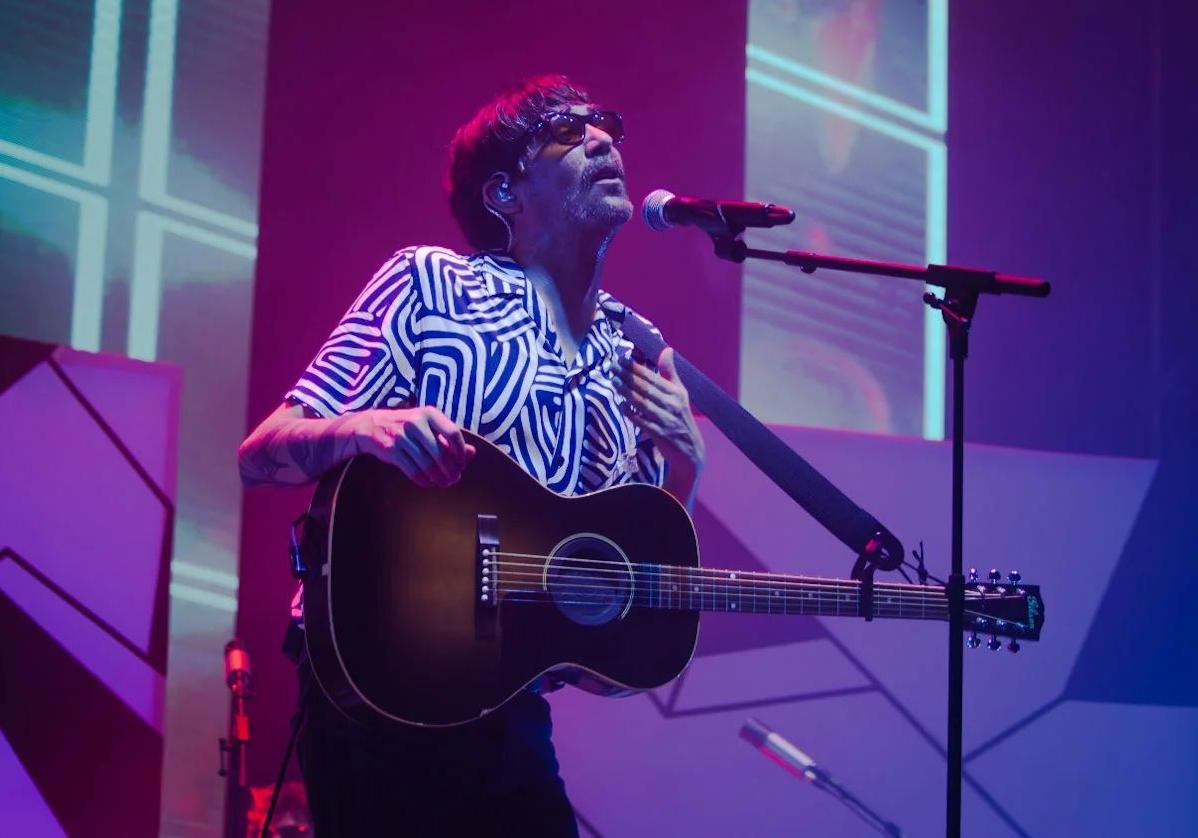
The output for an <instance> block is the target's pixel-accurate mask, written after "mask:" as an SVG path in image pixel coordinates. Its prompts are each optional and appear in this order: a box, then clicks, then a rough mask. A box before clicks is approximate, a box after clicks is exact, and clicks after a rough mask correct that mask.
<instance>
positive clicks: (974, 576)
mask: <svg viewBox="0 0 1198 838" xmlns="http://www.w3.org/2000/svg"><path fill="white" fill-rule="evenodd" d="M976 581H978V569H977V568H976V567H971V568H970V569H969V582H970V584H973V583H974V582H976Z"/></svg>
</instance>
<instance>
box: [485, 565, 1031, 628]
mask: <svg viewBox="0 0 1198 838" xmlns="http://www.w3.org/2000/svg"><path fill="white" fill-rule="evenodd" d="M519 555H523V556H528V557H530V558H542V557H541V556H536V555H535V554H519ZM544 558H549V557H544ZM556 558H557V560H558V561H559V562H571V563H573V565H577V564H581V565H584V567H583V568H582V570H584V571H589V573H590V574H592V575H593V574H603V573H607V574H613V575H614V576H615V578H616V579H623V580H626V579H627V574H628V565H627V564H625V563H624V562H611V561H604V560H596V559H579V558H577V557H565V556H562V557H556ZM594 564H599V565H616V566H617V567H616V568H614V569H610V568H603V567H600V568H594V567H586V565H594ZM573 565H571V566H569V568H568V569H573V570H578V569H579V568H577V567H575V566H573ZM494 566H495V567H496V569H497V570H498V571H499V572H500V574H501V575H500V576H498V577H497V579H496V582H497V584H496V593H497V594H498V593H504V594H506V596H505V597H504V601H509V602H554V601H556V602H558V603H559V604H575V605H594V604H597V602H599V598H600V597H602V596H603V595H604V594H602V593H590V591H597V592H599V591H601V592H611V591H612V586H611V585H610V584H602V582H600V583H599V584H584V583H581V582H577V581H575V582H571V583H568V584H563V583H558V584H557V585H555V586H554V588H555V590H556V591H558V593H559V596H560V595H567V596H576V597H589V599H585V600H561V599H560V598H559V599H556V600H554V599H552V596H553V595H552V594H551V593H550V592H548V591H544V593H545V594H547V595H548V596H549V597H550V598H549V599H545V598H542V597H541V596H540V594H541V593H542V591H538V590H535V589H534V590H530V589H528V588H523V587H513V584H512V582H515V584H517V585H518V584H520V582H519V581H515V580H514V579H513V577H519V578H520V579H523V580H527V581H538V582H540V581H542V580H543V571H544V569H545V565H543V564H540V563H528V562H500V561H497V562H495V563H494ZM504 567H509V568H510V567H520V568H534V570H531V571H530V570H503V568H504ZM640 567H642V568H643V567H645V565H640ZM651 567H652V566H651ZM657 567H660V568H661V569H663V570H670V569H674V570H683V571H689V572H691V576H690V579H689V580H687V581H683V579H682V578H681V577H676V576H668V575H665V574H662V573H653V572H649V573H646V574H644V575H645V576H646V577H649V578H648V579H646V580H644V581H650V580H652V579H655V580H656V581H658V582H663V581H664V582H668V583H671V587H670V588H669V589H667V590H662V589H660V588H658V589H657V590H656V591H655V590H651V589H650V590H645V589H643V588H636V589H634V591H633V594H632V597H631V601H632V603H633V604H636V605H643V606H648V607H653V605H654V604H658V605H660V604H661V603H671V604H672V603H673V602H674V601H675V600H676V601H677V602H678V603H679V605H681V602H682V598H683V597H684V596H685V597H688V598H689V600H690V602H691V603H693V600H694V594H695V593H698V594H699V599H700V604H703V603H704V601H705V600H706V599H707V598H708V597H710V598H711V601H712V605H713V606H714V605H715V604H716V603H717V602H718V600H719V599H720V597H721V596H722V597H723V599H724V602H725V604H727V603H729V602H731V601H733V600H736V601H738V602H744V601H748V602H750V607H751V608H752V609H753V611H754V612H755V613H760V612H757V609H758V607H759V606H760V604H761V600H762V599H763V598H764V599H765V602H766V603H767V604H768V605H772V604H775V603H776V604H779V605H781V606H782V608H783V609H787V608H788V607H789V606H792V605H794V604H796V603H797V604H798V606H799V607H800V608H805V607H807V606H812V605H815V606H821V605H822V606H825V607H826V606H827V605H830V604H834V605H836V610H837V612H839V611H840V606H841V605H842V604H848V605H850V608H851V605H852V603H853V602H854V599H853V598H851V596H850V595H853V594H856V595H859V594H860V590H861V587H860V586H861V583H860V582H858V581H856V580H825V579H821V578H818V577H816V578H814V582H813V581H812V579H813V578H812V577H796V578H794V579H769V578H764V579H761V578H747V577H740V578H737V579H730V578H728V577H721V576H711V575H707V576H702V577H699V579H700V581H707V580H712V581H715V580H719V581H721V582H723V583H725V584H724V590H722V591H721V590H717V589H715V588H714V587H712V588H708V589H705V590H700V591H697V592H696V591H694V590H693V589H688V583H693V582H694V581H695V575H694V573H693V571H695V570H699V571H701V572H707V573H720V572H721V571H718V570H710V571H708V570H707V569H704V568H688V567H679V566H676V565H663V566H657ZM722 572H730V571H722ZM735 572H736V573H748V574H752V573H756V572H755V571H735ZM509 580H512V581H509ZM745 582H748V583H749V584H748V590H747V591H746V590H745V585H744V583H745ZM505 583H507V584H505ZM731 583H736V584H737V591H736V592H733V591H732V590H731ZM691 587H692V588H693V586H691ZM779 592H781V594H782V595H781V596H780V595H779ZM877 592H878V593H880V594H881V595H880V596H878V597H877V598H876V599H875V601H874V613H875V614H876V615H877V616H881V617H885V616H905V615H911V614H912V612H914V611H915V610H916V608H918V610H919V612H920V616H921V617H927V616H929V614H928V609H929V607H930V608H931V611H932V613H931V615H930V616H931V617H933V618H938V617H940V616H942V615H943V614H944V613H946V612H947V609H948V604H947V602H946V601H945V593H944V589H943V588H939V587H936V586H926V585H903V584H901V583H898V584H894V585H893V586H891V587H890V588H883V587H879V588H878V589H877ZM513 594H531V595H533V596H532V597H531V598H526V597H523V596H513ZM965 595H966V599H967V600H972V601H975V602H983V603H984V602H987V601H989V602H993V601H995V600H999V599H1002V598H1003V597H1004V596H1005V595H1003V594H996V595H994V596H990V597H987V596H985V594H983V593H982V592H978V591H972V590H966V591H965ZM857 598H858V599H859V596H858V597H857ZM685 610H689V609H685ZM727 610H729V611H733V610H735V608H733V607H729V608H727ZM766 613H768V610H767V612H766ZM965 613H966V614H967V615H969V616H973V617H977V618H980V619H982V620H989V621H994V620H999V619H1000V618H997V617H994V616H991V615H986V614H983V613H981V612H977V611H973V610H969V609H966V612H965ZM1001 619H1002V622H1004V623H1008V624H1010V625H1011V626H1014V627H1019V628H1028V625H1027V624H1025V623H1022V622H1020V621H1018V620H1012V619H1008V618H1001Z"/></svg>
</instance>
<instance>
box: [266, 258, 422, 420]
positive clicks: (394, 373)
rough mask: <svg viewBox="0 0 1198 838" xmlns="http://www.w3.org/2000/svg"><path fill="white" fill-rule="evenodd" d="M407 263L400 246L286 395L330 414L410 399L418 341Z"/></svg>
mask: <svg viewBox="0 0 1198 838" xmlns="http://www.w3.org/2000/svg"><path fill="white" fill-rule="evenodd" d="M411 264H412V263H411V258H410V252H409V251H402V250H401V251H400V252H399V253H397V254H395V255H394V256H392V257H391V259H390V260H388V261H387V263H386V264H384V265H383V267H382V268H380V269H379V270H378V272H377V273H376V274H375V275H374V278H373V279H372V280H371V281H370V283H369V284H368V285H367V286H366V288H365V289H364V290H363V291H362V293H361V294H360V295H359V296H358V299H357V300H355V301H354V303H353V305H351V306H350V307H349V310H348V311H346V313H345V315H344V316H343V317H342V318H341V322H340V323H338V324H337V328H335V329H334V330H333V333H332V334H331V335H329V337H328V340H326V341H325V342H324V345H323V346H321V348H320V351H319V352H317V353H316V357H315V358H313V359H312V363H310V364H309V365H308V368H307V369H306V370H304V372H303V375H301V376H300V378H299V380H298V381H297V382H296V383H295V386H294V387H292V388H291V389H290V390H288V391H287V396H286V400H287V401H289V402H291V403H292V404H302V405H305V406H307V407H308V408H310V409H311V410H313V411H314V412H315V413H317V414H318V415H320V416H322V417H325V418H329V417H333V416H340V415H341V414H343V413H350V412H353V411H358V410H366V409H368V408H372V407H402V406H403V405H405V404H406V403H408V402H409V401H410V400H411V398H412V393H413V392H414V390H415V386H416V384H415V383H416V352H417V349H418V346H419V342H420V335H419V330H418V323H419V320H418V317H417V312H416V308H417V306H418V295H417V293H416V290H415V287H414V284H413V282H412V276H411Z"/></svg>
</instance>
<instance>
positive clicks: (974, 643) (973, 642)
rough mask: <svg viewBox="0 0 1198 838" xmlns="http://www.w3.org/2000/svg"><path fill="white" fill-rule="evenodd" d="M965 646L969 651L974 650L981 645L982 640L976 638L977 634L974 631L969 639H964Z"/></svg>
mask: <svg viewBox="0 0 1198 838" xmlns="http://www.w3.org/2000/svg"><path fill="white" fill-rule="evenodd" d="M965 645H966V646H968V647H969V648H970V649H976V648H977V647H978V646H981V645H982V638H980V637H978V633H977V632H976V631H974V632H970V634H969V637H967V638H965Z"/></svg>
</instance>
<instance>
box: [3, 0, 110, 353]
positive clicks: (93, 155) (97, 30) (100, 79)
mask: <svg viewBox="0 0 1198 838" xmlns="http://www.w3.org/2000/svg"><path fill="white" fill-rule="evenodd" d="M120 40H121V0H96V4H95V8H94V11H93V14H92V43H91V56H90V61H89V65H88V73H87V106H86V112H85V115H84V129H83V153H82V163H76V162H74V161H71V160H63V159H62V158H60V157H55V156H53V155H51V154H45V153H44V152H41V151H38V150H36V149H33V148H28V147H27V146H23V145H20V144H18V143H14V142H10V141H8V140H0V153H2V154H5V155H7V156H9V157H12V158H14V159H16V160H20V161H22V162H25V163H29V164H31V165H34V166H37V167H38V168H41V169H45V170H46V171H50V172H56V173H57V174H60V175H67V176H68V177H72V178H75V179H77V180H82V181H85V182H87V183H93V184H95V185H97V186H106V185H107V184H108V181H109V179H110V177H111V175H112V131H113V126H114V124H115V122H116V74H117V54H118V52H119V50H120ZM76 348H79V349H86V348H88V347H83V346H79V347H76Z"/></svg>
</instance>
